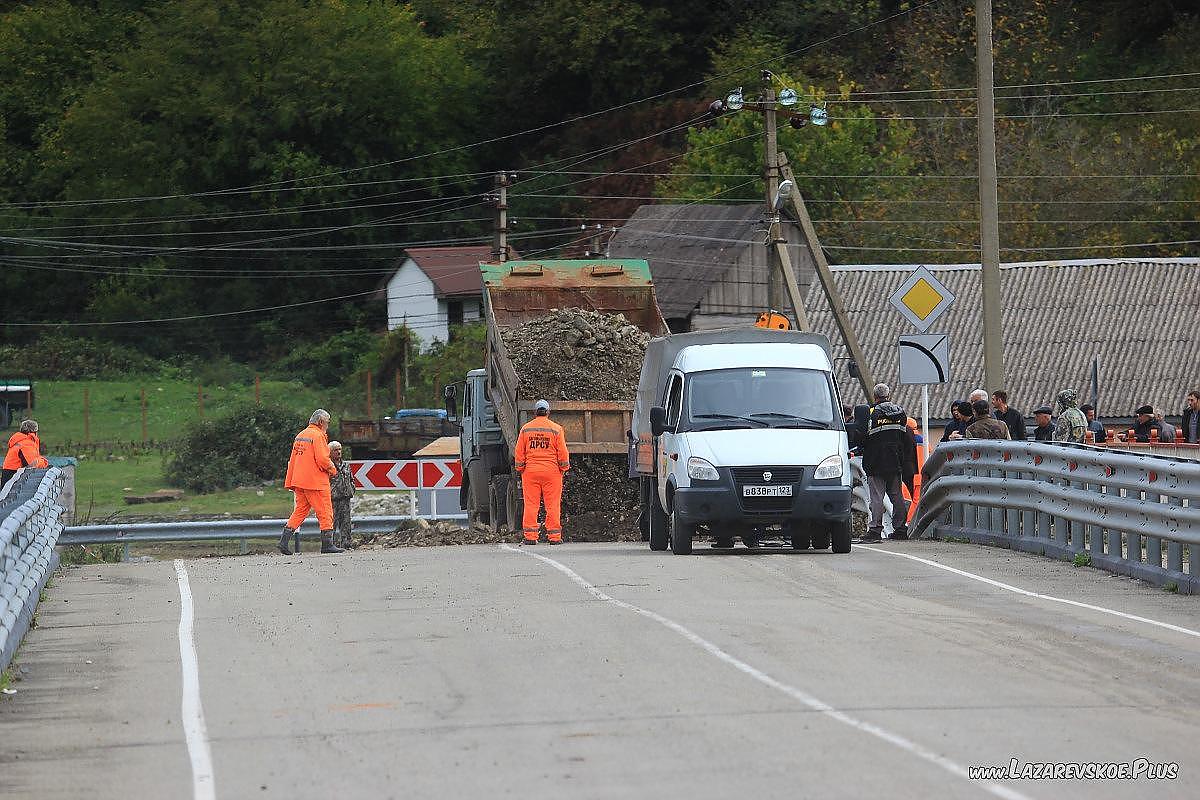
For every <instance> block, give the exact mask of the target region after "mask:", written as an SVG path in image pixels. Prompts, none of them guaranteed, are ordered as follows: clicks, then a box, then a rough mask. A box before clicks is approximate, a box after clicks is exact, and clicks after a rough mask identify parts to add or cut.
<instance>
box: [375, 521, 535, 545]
mask: <svg viewBox="0 0 1200 800" xmlns="http://www.w3.org/2000/svg"><path fill="white" fill-rule="evenodd" d="M512 540H513V539H512V535H511V534H498V533H492V531H491V530H490V529H489V528H488V527H487V526H486V525H473V526H471V527H470V528H464V527H462V526H461V525H458V524H457V523H454V522H450V521H448V520H441V521H439V522H430V521H428V520H424V519H413V520H405V521H404V522H401V523H400V525H399V526H398V527H397V528H396V529H395V530H394V531H391V532H390V533H366V534H358V533H356V534H354V542H355V549H358V550H385V549H389V548H392V547H442V546H445V545H456V544H496V543H497V542H511V541H512Z"/></svg>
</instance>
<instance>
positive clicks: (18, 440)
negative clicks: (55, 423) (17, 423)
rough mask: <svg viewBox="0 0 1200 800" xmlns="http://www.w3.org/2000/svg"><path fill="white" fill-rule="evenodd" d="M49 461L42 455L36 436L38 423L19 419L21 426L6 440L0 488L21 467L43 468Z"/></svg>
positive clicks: (0, 474)
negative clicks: (6, 446)
mask: <svg viewBox="0 0 1200 800" xmlns="http://www.w3.org/2000/svg"><path fill="white" fill-rule="evenodd" d="M48 466H50V462H49V461H47V460H46V459H45V458H44V457H43V456H42V440H41V439H40V438H38V424H37V422H36V421H34V420H32V419H26V420H22V421H21V427H20V428H19V429H18V430H17V432H16V433H14V434H13V435H12V436H11V437H9V440H8V452H6V453H5V454H4V467H3V472H2V473H0V489H3V488H4V484H6V483H8V482H9V481H10V480H12V476H13V475H16V474H17V470H19V469H21V468H22V467H32V468H34V469H45V468H46V467H48Z"/></svg>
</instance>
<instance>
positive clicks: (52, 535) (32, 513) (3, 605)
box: [0, 467, 63, 670]
mask: <svg viewBox="0 0 1200 800" xmlns="http://www.w3.org/2000/svg"><path fill="white" fill-rule="evenodd" d="M62 483H63V473H62V470H60V469H59V468H58V467H50V468H49V469H23V470H21V471H20V472H19V473H18V474H17V475H16V476H15V477H14V478H13V480H12V483H11V484H10V486H8V487H6V488H7V490H8V491H7V492H6V493H5V495H4V498H3V500H2V501H0V670H2V669H6V668H7V667H8V665H9V663H10V662H11V661H12V657H13V655H14V654H15V653H16V652H17V647H18V646H19V645H20V644H21V639H22V638H24V636H25V632H26V631H28V630H29V625H30V623H31V621H32V620H33V612H34V609H35V608H36V607H37V603H38V599H39V598H40V596H41V592H42V588H43V587H44V586H45V585H46V580H47V579H48V578H49V577H50V573H51V572H53V571H54V569H55V568H56V567H57V566H58V555H57V553H55V551H54V545H55V542H56V541H57V539H58V536H59V532H60V531H62V527H63V526H62V522H61V521H60V520H59V517H60V516H61V515H62V508H61V507H60V506H59V505H58V504H57V503H56V502H55V500H56V499H57V498H58V495H59V492H60V491H62Z"/></svg>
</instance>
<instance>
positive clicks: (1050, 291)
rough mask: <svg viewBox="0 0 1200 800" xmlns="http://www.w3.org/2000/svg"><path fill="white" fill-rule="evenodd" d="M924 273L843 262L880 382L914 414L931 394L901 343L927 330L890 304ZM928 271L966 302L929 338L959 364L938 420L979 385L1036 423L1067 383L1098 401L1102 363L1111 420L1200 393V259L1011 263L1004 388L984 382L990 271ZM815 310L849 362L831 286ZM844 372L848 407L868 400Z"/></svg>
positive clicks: (936, 393) (1103, 395)
mask: <svg viewBox="0 0 1200 800" xmlns="http://www.w3.org/2000/svg"><path fill="white" fill-rule="evenodd" d="M916 266H917V265H900V264H889V265H880V266H854V265H842V266H834V267H832V271H833V280H834V283H835V284H836V286H837V288H838V291H839V292H840V293H841V296H842V300H843V302H844V303H845V305H846V309H847V313H848V315H849V318H850V320H851V324H852V325H853V327H854V330H855V332H856V333H857V335H858V337H859V339H860V343H861V345H862V347H863V350H864V357H865V359H866V361H867V363H868V364H869V365H870V368H871V371H872V376H873V377H874V379H875V380H876V381H882V382H884V383H888V384H890V385H891V386H892V387H893V388H894V390H895V392H896V398H897V399H898V400H899V402H900V403H901V404H902V405H904V407H905V408H906V409H907V410H908V411H909V413H910V414H912V415H913V416H917V415H918V414H919V412H920V408H921V402H920V397H921V392H920V387H919V386H897V385H896V383H897V373H898V369H899V367H898V356H897V345H896V343H897V339H898V337H899V336H900V335H901V334H906V333H916V332H917V331H916V330H914V329H913V327H912V326H911V325H910V324H909V323H908V322H906V321H905V320H904V318H903V317H901V315H900V314H899V313H898V312H897V311H896V310H895V309H894V308H893V307H892V306H891V305H890V304H889V302H888V298H889V297H891V295H892V293H893V292H895V291H896V289H897V288H898V287H899V286H900V285H901V284H902V283H903V282H904V280H905V278H907V277H908V276H909V274H910V273H911V272H912V271H913V270H914V269H915V268H916ZM925 266H926V267H927V268H928V269H929V270H930V271H932V272H933V273H934V275H935V276H936V277H937V278H938V279H939V280H940V281H942V282H943V283H944V284H946V286H947V287H948V288H949V289H950V290H951V291H952V292H953V293H954V294H955V296H956V300H955V302H954V304H953V305H952V306H951V307H950V309H949V310H948V311H946V313H945V314H944V315H943V316H942V317H941V318H940V319H939V320H938V321H937V323H935V324H934V326H933V327H932V328H931V329H930V331H929V332H930V333H947V334H949V335H950V360H951V364H950V367H951V380H950V381H949V382H948V383H946V384H941V385H931V386H930V415H931V416H932V417H935V418H945V417H948V416H949V411H948V409H949V404H950V402H951V401H953V400H956V399H965V398H966V396H967V395H968V394H969V393H970V391H971V390H972V389H974V388H977V387H979V388H985V389H987V390H989V391H992V390H995V389H1000V388H1003V389H1005V390H1007V391H1008V394H1009V400H1010V402H1011V404H1012V405H1013V406H1014V407H1016V408H1017V409H1018V410H1020V411H1021V412H1023V413H1024V414H1026V416H1029V415H1030V414H1031V413H1032V410H1033V409H1034V408H1036V407H1037V406H1039V405H1041V404H1043V403H1052V402H1053V400H1054V397H1055V395H1056V394H1057V392H1058V391H1059V390H1060V389H1064V388H1073V389H1076V390H1077V391H1078V392H1079V396H1080V402H1081V403H1083V402H1088V401H1089V400H1090V398H1091V393H1092V389H1091V374H1092V365H1093V360H1094V359H1098V360H1099V370H1098V372H1099V404H1098V409H1099V414H1100V417H1101V418H1104V417H1129V416H1131V415H1132V414H1133V411H1134V409H1136V408H1137V407H1138V406H1141V405H1143V404H1146V403H1149V404H1151V405H1154V406H1159V407H1161V408H1162V409H1163V410H1164V411H1165V412H1166V413H1167V414H1168V415H1169V416H1175V415H1177V414H1179V413H1180V410H1181V408H1182V407H1183V399H1184V396H1185V395H1186V394H1187V392H1188V390H1190V389H1194V388H1197V387H1200V258H1177V259H1096V260H1086V261H1042V262H1022V263H1012V264H1003V265H1002V266H1001V276H1002V277H1001V280H1002V297H1003V299H1004V308H1003V311H1002V315H1001V318H1002V323H1003V330H1004V366H1005V374H1006V376H1007V377H1006V380H1005V385H1004V386H1003V387H1000V386H984V385H983V341H982V337H981V329H982V325H983V319H982V312H981V305H980V270H979V265H978V264H952V265H932V264H931V265H925ZM807 308H808V315H809V318H810V321H811V323H812V326H813V330H814V331H817V332H820V333H824V334H825V335H827V336H829V338H830V341H831V342H832V343H833V345H834V348H833V349H834V355H835V356H843V357H844V356H847V355H848V353H847V350H846V347H845V343H844V342H843V341H842V339H841V336H840V335H839V334H838V331H837V327H836V326H835V325H834V320H833V315H832V313H831V312H830V310H829V305H828V303H827V302H826V298H825V295H824V292H823V291H822V289H821V285H820V283H819V282H814V283H813V284H812V286H811V287H810V288H809V291H808V296H807ZM838 373H839V380H838V382H839V384H840V385H841V387H842V391H843V393H844V394H845V395H846V398H845V399H846V401H847V402H851V401H852V400H855V401H856V400H857V399H858V392H857V390H856V384H855V382H854V381H852V380H851V379H850V378H849V377H848V375H847V374H846V362H845V361H841V362H838Z"/></svg>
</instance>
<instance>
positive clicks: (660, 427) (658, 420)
mask: <svg viewBox="0 0 1200 800" xmlns="http://www.w3.org/2000/svg"><path fill="white" fill-rule="evenodd" d="M666 429H667V410H666V409H665V408H663V407H662V406H654V407H653V408H651V409H650V432H651V433H652V434H654V435H655V436H662V435H663V432H664V431H666Z"/></svg>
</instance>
